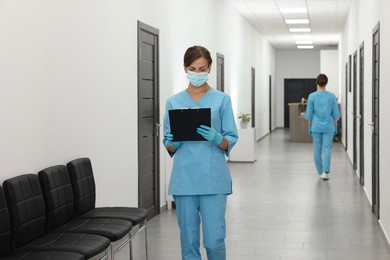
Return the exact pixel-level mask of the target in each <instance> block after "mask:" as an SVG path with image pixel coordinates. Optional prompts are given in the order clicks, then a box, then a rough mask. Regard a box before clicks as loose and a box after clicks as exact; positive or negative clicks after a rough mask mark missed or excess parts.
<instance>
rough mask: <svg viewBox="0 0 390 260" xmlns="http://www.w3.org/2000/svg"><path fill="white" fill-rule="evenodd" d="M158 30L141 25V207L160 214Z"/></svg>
mask: <svg viewBox="0 0 390 260" xmlns="http://www.w3.org/2000/svg"><path fill="white" fill-rule="evenodd" d="M159 107H160V105H159V76H158V30H157V29H155V28H153V27H151V26H149V25H146V24H144V23H142V22H138V204H139V207H142V208H146V209H148V217H149V218H151V217H153V216H155V215H157V214H159V211H160V181H159V176H160V173H159V168H160V166H159V161H160V159H159V158H160V154H159V151H160V148H159V143H160V142H159V126H160V125H159V118H160V116H159V115H160V112H159Z"/></svg>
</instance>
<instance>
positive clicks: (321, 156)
mask: <svg viewBox="0 0 390 260" xmlns="http://www.w3.org/2000/svg"><path fill="white" fill-rule="evenodd" d="M312 136H313V146H314V162H315V165H316V168H317V172H318V174H319V175H321V174H322V173H323V172H327V173H329V172H330V155H331V153H332V145H333V136H334V133H333V132H332V133H312Z"/></svg>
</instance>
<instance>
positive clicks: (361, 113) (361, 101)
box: [359, 43, 364, 186]
mask: <svg viewBox="0 0 390 260" xmlns="http://www.w3.org/2000/svg"><path fill="white" fill-rule="evenodd" d="M359 119H360V120H359V174H360V184H361V185H362V186H364V43H362V44H361V45H360V51H359Z"/></svg>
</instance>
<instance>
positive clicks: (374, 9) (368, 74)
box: [339, 0, 390, 240]
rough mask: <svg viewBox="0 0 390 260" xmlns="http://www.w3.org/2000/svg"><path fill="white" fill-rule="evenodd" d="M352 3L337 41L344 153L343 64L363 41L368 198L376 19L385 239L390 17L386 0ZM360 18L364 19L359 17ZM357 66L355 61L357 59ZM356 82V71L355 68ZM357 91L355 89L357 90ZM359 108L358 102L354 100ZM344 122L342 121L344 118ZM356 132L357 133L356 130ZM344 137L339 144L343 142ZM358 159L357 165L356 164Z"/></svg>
mask: <svg viewBox="0 0 390 260" xmlns="http://www.w3.org/2000/svg"><path fill="white" fill-rule="evenodd" d="M351 3H352V6H351V9H350V12H349V15H348V18H347V20H346V23H345V28H344V31H343V35H342V41H341V42H340V48H339V53H340V66H339V68H340V82H341V95H342V102H343V106H344V107H343V111H342V112H343V118H345V113H346V107H345V98H348V125H349V126H348V151H347V152H348V155H349V157H350V159H351V161H352V152H353V144H352V134H353V133H352V130H353V128H352V116H351V114H350V113H351V111H352V106H353V103H352V98H353V96H352V95H353V93H352V92H349V93H348V96H347V97H345V63H346V62H347V61H348V56H349V55H352V57H353V53H354V52H355V51H356V50H358V54H359V46H360V44H361V43H362V42H364V57H365V63H364V67H365V70H364V110H365V111H364V115H363V116H364V120H365V124H364V139H365V142H364V165H365V167H364V176H365V178H364V179H365V185H364V190H365V192H366V195H367V198H368V200H369V201H370V203H371V201H372V172H371V167H372V161H371V156H372V143H371V138H372V137H371V127H370V126H369V125H368V124H369V123H371V122H372V30H373V29H374V27H375V26H376V25H377V23H378V21H380V39H381V42H380V55H381V58H380V100H379V104H380V128H379V131H380V147H379V149H380V165H379V171H380V177H379V179H380V187H379V190H380V224H381V226H382V229H383V231H384V233H385V235H386V236H387V238H388V240H389V238H390V237H389V234H390V190H389V188H388V187H390V177H389V174H388V172H390V163H389V160H387V158H388V154H389V153H390V149H389V145H390V138H389V137H388V134H387V133H388V132H390V123H389V120H387V115H386V111H387V110H388V109H390V104H389V103H388V102H387V100H388V99H389V98H390V91H389V90H388V88H387V85H386V83H387V82H388V80H389V77H390V64H389V61H388V59H386V58H387V57H389V56H390V52H389V50H388V48H386V46H388V45H389V44H390V34H389V32H390V19H389V17H388V12H387V10H389V8H390V4H389V1H387V0H360V1H352V2H351ZM362 17H364V19H361V18H362ZM358 67H359V62H358ZM358 82H359V71H358ZM358 92H359V90H358ZM357 105H358V108H359V105H360V104H359V102H358V104H357ZM344 122H345V121H344ZM358 135H359V132H358ZM345 141H346V140H345V138H343V143H344V144H345ZM359 148H360V144H359V142H358V143H357V151H359ZM359 160H360V158H358V165H359ZM357 174H358V175H360V169H359V168H358V170H357Z"/></svg>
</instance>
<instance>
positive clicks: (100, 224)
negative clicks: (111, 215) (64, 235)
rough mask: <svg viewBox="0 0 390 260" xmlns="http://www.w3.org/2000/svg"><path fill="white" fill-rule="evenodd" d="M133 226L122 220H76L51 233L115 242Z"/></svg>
mask: <svg viewBox="0 0 390 260" xmlns="http://www.w3.org/2000/svg"><path fill="white" fill-rule="evenodd" d="M132 227H133V224H132V223H131V222H130V221H127V220H123V219H107V218H96V219H76V220H72V221H70V222H68V223H66V224H64V225H62V226H60V227H59V228H56V229H55V230H53V231H51V233H56V232H74V233H85V234H95V235H101V236H105V237H107V238H108V239H110V240H111V241H117V240H119V239H121V238H122V237H124V236H125V235H127V234H128V233H130V231H131V229H132Z"/></svg>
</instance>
